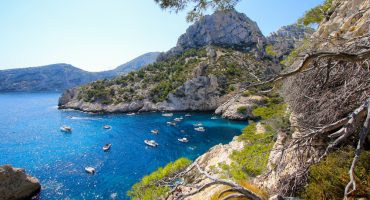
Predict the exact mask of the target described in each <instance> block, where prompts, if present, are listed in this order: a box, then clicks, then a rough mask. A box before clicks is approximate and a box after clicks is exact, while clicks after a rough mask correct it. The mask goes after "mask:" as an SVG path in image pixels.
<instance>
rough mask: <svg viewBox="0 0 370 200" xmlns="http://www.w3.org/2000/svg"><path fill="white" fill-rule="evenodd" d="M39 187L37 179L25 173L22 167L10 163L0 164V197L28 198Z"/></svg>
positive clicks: (20, 199)
mask: <svg viewBox="0 0 370 200" xmlns="http://www.w3.org/2000/svg"><path fill="white" fill-rule="evenodd" d="M40 189H41V185H40V183H39V181H38V180H37V179H36V178H34V177H32V176H29V175H27V174H26V173H25V171H24V169H20V168H13V167H12V166H10V165H4V166H0V199H3V200H23V199H30V198H31V197H33V196H34V195H36V194H37V193H38V192H39V191H40Z"/></svg>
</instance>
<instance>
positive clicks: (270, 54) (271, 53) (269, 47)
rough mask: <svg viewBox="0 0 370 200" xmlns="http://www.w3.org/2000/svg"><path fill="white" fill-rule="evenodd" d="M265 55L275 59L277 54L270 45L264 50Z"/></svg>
mask: <svg viewBox="0 0 370 200" xmlns="http://www.w3.org/2000/svg"><path fill="white" fill-rule="evenodd" d="M265 51H266V54H267V55H269V56H273V57H277V55H278V54H277V52H275V51H274V46H272V45H271V44H269V45H267V46H266V48H265Z"/></svg>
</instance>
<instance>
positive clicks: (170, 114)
mask: <svg viewBox="0 0 370 200" xmlns="http://www.w3.org/2000/svg"><path fill="white" fill-rule="evenodd" d="M162 116H163V117H172V116H173V113H163V114H162Z"/></svg>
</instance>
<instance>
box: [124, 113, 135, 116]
mask: <svg viewBox="0 0 370 200" xmlns="http://www.w3.org/2000/svg"><path fill="white" fill-rule="evenodd" d="M126 115H128V116H132V115H136V114H135V113H127V114H126Z"/></svg>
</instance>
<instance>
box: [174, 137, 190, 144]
mask: <svg viewBox="0 0 370 200" xmlns="http://www.w3.org/2000/svg"><path fill="white" fill-rule="evenodd" d="M177 140H178V141H180V142H184V143H186V142H189V140H188V138H185V137H184V138H179V139H177Z"/></svg>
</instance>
